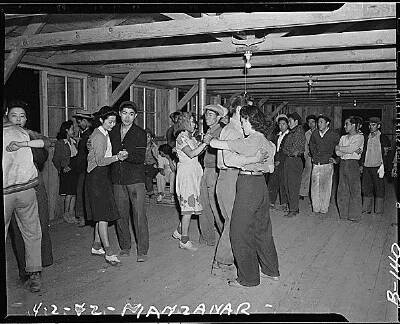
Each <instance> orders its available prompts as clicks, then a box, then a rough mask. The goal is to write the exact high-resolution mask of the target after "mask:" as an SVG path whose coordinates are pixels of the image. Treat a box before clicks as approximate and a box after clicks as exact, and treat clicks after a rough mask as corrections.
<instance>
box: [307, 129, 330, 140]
mask: <svg viewBox="0 0 400 324" xmlns="http://www.w3.org/2000/svg"><path fill="white" fill-rule="evenodd" d="M328 130H329V127H328V128H327V129H325V130H324V131H323V132H321V131H320V130H319V135H321V138H322V137H324V135H325V134H326V132H327V131H328ZM308 142H310V141H308Z"/></svg>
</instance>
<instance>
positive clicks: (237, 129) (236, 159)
mask: <svg viewBox="0 0 400 324" xmlns="http://www.w3.org/2000/svg"><path fill="white" fill-rule="evenodd" d="M239 138H244V134H243V130H242V126H241V125H240V121H239V120H236V119H234V118H231V119H230V121H229V123H228V124H227V125H226V126H225V127H224V128H223V129H222V131H221V134H220V135H219V139H220V140H223V141H226V140H236V139H239ZM243 164H244V162H243V158H242V157H241V156H240V155H239V154H238V153H236V152H232V151H229V150H218V153H217V166H218V168H219V169H228V168H241V166H242V165H243Z"/></svg>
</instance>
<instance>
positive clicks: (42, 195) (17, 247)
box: [10, 174, 53, 276]
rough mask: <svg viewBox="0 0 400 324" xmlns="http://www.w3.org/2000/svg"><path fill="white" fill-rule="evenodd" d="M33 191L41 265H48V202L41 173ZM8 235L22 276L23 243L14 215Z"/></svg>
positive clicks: (50, 253) (50, 260)
mask: <svg viewBox="0 0 400 324" xmlns="http://www.w3.org/2000/svg"><path fill="white" fill-rule="evenodd" d="M35 192H36V199H37V202H38V211H39V220H40V227H41V230H42V243H41V253H42V266H43V267H48V266H50V265H52V264H53V248H52V244H51V238H50V233H49V204H48V199H47V192H46V187H45V186H44V182H43V178H42V176H41V174H39V185H38V186H37V187H35ZM10 235H11V242H12V247H13V250H14V253H15V257H16V259H17V264H18V270H19V273H20V275H21V276H23V275H24V274H25V243H24V239H23V237H22V234H21V231H20V229H19V227H18V224H17V221H16V219H15V215H13V217H12V218H11V221H10Z"/></svg>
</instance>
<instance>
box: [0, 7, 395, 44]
mask: <svg viewBox="0 0 400 324" xmlns="http://www.w3.org/2000/svg"><path fill="white" fill-rule="evenodd" d="M384 18H388V19H392V18H396V4H391V3H382V4H379V5H378V6H377V5H374V4H370V3H347V4H345V5H344V6H343V7H341V8H340V9H338V10H335V11H333V12H289V13H285V14H284V15H282V13H276V12H271V13H240V14H222V15H219V16H204V17H200V18H194V19H190V20H186V21H185V20H179V21H175V20H172V21H164V22H153V23H146V24H136V25H127V26H117V27H109V28H107V27H106V28H104V27H103V28H91V29H82V30H74V31H66V32H55V33H49V34H42V35H37V36H34V37H26V36H20V37H15V38H11V39H8V40H6V44H5V49H6V50H7V51H11V50H13V49H15V48H25V49H33V48H43V47H58V46H66V45H74V46H79V45H82V44H96V43H97V44H98V43H106V42H116V41H118V42H121V41H131V40H135V39H150V38H160V37H174V36H187V35H198V34H213V33H227V32H237V31H242V30H251V29H265V28H279V27H293V26H305V25H315V24H327V23H338V22H349V21H360V20H364V21H365V20H375V19H384Z"/></svg>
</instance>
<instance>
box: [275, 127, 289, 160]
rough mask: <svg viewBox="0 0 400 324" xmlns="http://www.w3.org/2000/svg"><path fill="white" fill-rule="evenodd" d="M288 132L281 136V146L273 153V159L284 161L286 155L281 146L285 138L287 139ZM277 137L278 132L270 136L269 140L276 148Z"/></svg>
mask: <svg viewBox="0 0 400 324" xmlns="http://www.w3.org/2000/svg"><path fill="white" fill-rule="evenodd" d="M288 134H289V133H288ZM288 134H286V135H285V136H284V137H283V138H282V142H281V146H280V147H279V151H277V152H276V153H275V156H274V161H279V162H284V161H285V158H286V156H287V155H286V154H284V153H283V150H282V148H283V145H284V144H285V141H286V139H287V135H288ZM278 138H279V133H278V134H275V135H274V136H273V138H272V141H271V142H272V143H274V144H275V146H276V149H278Z"/></svg>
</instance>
